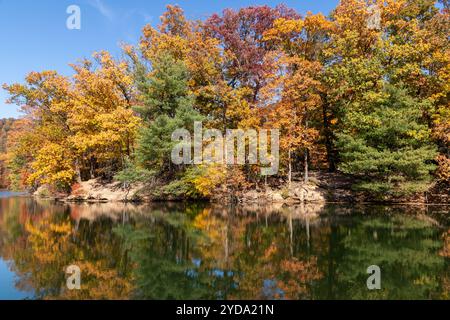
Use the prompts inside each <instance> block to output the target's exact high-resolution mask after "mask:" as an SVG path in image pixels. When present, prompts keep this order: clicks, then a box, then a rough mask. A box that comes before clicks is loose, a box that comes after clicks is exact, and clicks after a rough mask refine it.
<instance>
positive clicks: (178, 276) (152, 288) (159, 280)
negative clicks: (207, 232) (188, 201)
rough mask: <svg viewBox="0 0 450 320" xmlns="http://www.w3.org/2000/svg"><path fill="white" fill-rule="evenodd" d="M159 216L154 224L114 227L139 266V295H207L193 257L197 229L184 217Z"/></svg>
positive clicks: (135, 273)
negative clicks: (192, 251)
mask: <svg viewBox="0 0 450 320" xmlns="http://www.w3.org/2000/svg"><path fill="white" fill-rule="evenodd" d="M156 216H157V217H158V218H157V221H156V222H155V223H152V224H150V225H147V224H144V225H138V226H136V228H133V227H131V226H129V225H126V226H120V227H117V228H115V229H114V231H115V232H116V234H118V235H119V236H120V237H121V238H122V239H123V241H124V243H125V249H126V250H129V254H130V259H131V260H132V261H133V263H134V264H135V265H136V268H135V269H134V277H135V280H136V292H135V295H136V297H137V298H140V299H186V298H189V299H200V298H205V297H206V296H205V294H206V291H205V289H206V288H205V285H206V283H203V282H202V279H201V278H202V275H200V274H198V271H197V270H196V269H197V268H196V266H195V264H194V262H193V261H192V260H191V259H190V257H189V254H190V252H189V251H190V241H193V240H194V241H195V232H192V231H193V230H192V229H190V228H189V226H188V225H187V224H186V223H183V221H185V219H183V218H181V216H178V215H175V217H174V216H172V215H167V216H165V215H159V214H157V215H156ZM176 217H178V218H181V219H178V220H177V219H175V218H176ZM164 218H167V219H164ZM161 220H162V221H161ZM164 222H165V223H164Z"/></svg>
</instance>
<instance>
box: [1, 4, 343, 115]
mask: <svg viewBox="0 0 450 320" xmlns="http://www.w3.org/2000/svg"><path fill="white" fill-rule="evenodd" d="M279 3H284V4H286V5H287V6H289V7H292V8H295V9H297V10H298V11H299V12H300V13H306V12H307V11H312V12H314V13H317V12H322V13H324V14H328V13H329V12H330V11H331V10H332V9H333V8H334V7H335V6H336V5H337V3H338V0H285V1H282V0H281V1H272V0H261V1H260V0H227V1H214V0H175V1H170V0H0V43H1V44H2V45H1V49H0V84H3V83H8V84H9V83H14V82H22V81H23V78H24V76H25V75H26V74H27V73H29V72H30V71H42V70H57V71H58V72H60V73H62V74H65V75H69V74H71V68H70V67H69V66H68V64H69V63H73V62H76V61H77V60H78V59H80V58H86V57H90V56H91V53H92V52H94V51H98V50H103V49H105V50H108V51H110V52H111V53H112V54H113V55H114V56H117V57H118V56H120V55H121V52H120V49H119V46H118V44H119V43H121V42H126V43H132V44H134V43H137V41H138V39H139V36H140V32H141V29H142V27H143V26H144V25H145V24H147V23H151V24H153V25H156V24H158V23H159V17H160V16H161V14H162V13H163V12H164V9H165V6H166V5H167V4H179V5H180V6H181V7H182V8H183V9H184V10H185V12H186V15H187V17H188V18H191V19H204V18H206V17H208V16H209V15H210V14H211V13H214V12H221V11H222V10H223V9H225V8H227V7H229V8H236V9H237V8H241V7H245V6H250V5H263V4H267V5H270V6H275V5H277V4H279ZM72 4H74V5H78V6H79V7H80V8H81V30H68V29H67V28H66V20H67V18H68V16H69V15H68V14H67V13H66V9H67V7H68V6H69V5H72ZM6 98H7V95H6V93H5V92H4V90H2V89H0V118H4V117H17V116H19V113H18V112H17V107H16V106H15V105H7V104H6V103H5V99H6Z"/></svg>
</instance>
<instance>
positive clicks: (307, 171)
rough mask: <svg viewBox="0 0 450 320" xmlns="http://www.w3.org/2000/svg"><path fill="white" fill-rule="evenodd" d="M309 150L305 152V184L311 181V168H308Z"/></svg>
mask: <svg viewBox="0 0 450 320" xmlns="http://www.w3.org/2000/svg"><path fill="white" fill-rule="evenodd" d="M308 161H309V158H308V148H307V149H306V150H305V183H308V181H309V167H308Z"/></svg>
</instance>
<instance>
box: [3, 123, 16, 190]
mask: <svg viewBox="0 0 450 320" xmlns="http://www.w3.org/2000/svg"><path fill="white" fill-rule="evenodd" d="M14 121H15V120H14V119H0V189H3V188H6V187H7V183H6V167H5V163H4V161H3V160H2V158H3V156H4V154H5V153H6V142H7V139H8V132H9V130H11V128H12V125H13V123H14Z"/></svg>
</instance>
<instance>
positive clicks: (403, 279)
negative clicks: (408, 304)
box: [335, 216, 445, 299]
mask: <svg viewBox="0 0 450 320" xmlns="http://www.w3.org/2000/svg"><path fill="white" fill-rule="evenodd" d="M353 224H354V225H353V227H352V228H351V232H350V229H349V230H348V231H347V230H345V229H340V230H339V231H337V232H338V234H340V235H341V236H342V238H341V240H340V243H339V245H338V246H339V247H337V248H335V250H341V251H340V254H339V260H338V261H336V265H337V269H336V280H337V283H336V287H337V288H336V289H337V292H339V297H340V298H351V299H379V298H383V299H417V298H422V299H423V298H432V296H433V293H434V292H437V291H438V290H439V283H440V278H439V275H440V272H439V271H440V270H444V268H445V264H444V261H443V259H442V258H439V256H438V255H437V254H436V253H437V250H438V249H439V247H440V242H439V241H438V239H437V237H436V230H435V229H433V228H431V226H430V225H429V223H427V222H424V221H420V220H417V219H415V218H412V217H407V216H395V217H393V218H372V219H362V220H358V219H357V218H355V219H354V222H353ZM370 265H378V266H380V268H381V270H382V290H379V291H377V290H376V291H369V290H367V288H366V287H365V286H364V284H365V281H366V279H367V277H368V274H367V273H366V269H367V267H368V266H370Z"/></svg>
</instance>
